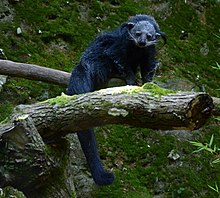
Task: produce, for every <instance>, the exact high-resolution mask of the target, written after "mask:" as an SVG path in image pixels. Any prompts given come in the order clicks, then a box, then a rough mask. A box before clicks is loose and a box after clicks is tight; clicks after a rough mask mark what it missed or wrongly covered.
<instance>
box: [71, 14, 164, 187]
mask: <svg viewBox="0 0 220 198" xmlns="http://www.w3.org/2000/svg"><path fill="white" fill-rule="evenodd" d="M159 37H162V38H163V40H164V43H166V36H165V34H164V33H163V32H161V31H160V29H159V26H158V24H157V23H156V21H155V20H154V18H153V17H151V16H148V15H136V16H134V17H131V18H130V19H129V20H128V21H127V22H125V23H123V24H122V25H121V26H120V27H119V28H118V29H116V30H114V31H112V32H107V33H103V34H101V35H99V36H98V37H97V38H96V39H95V40H94V41H93V42H92V43H91V44H90V45H89V46H88V48H87V49H86V50H85V52H84V54H83V56H82V58H81V60H80V63H79V64H78V65H77V66H76V67H75V68H74V70H73V71H72V75H71V78H70V81H69V86H68V91H67V94H69V95H73V94H81V93H86V92H91V91H94V90H97V89H99V88H102V87H105V86H106V85H107V83H108V81H109V80H110V79H111V78H113V77H118V78H121V79H123V80H125V81H126V83H127V84H128V85H135V84H136V77H135V74H136V72H137V67H138V66H140V69H141V76H142V82H143V83H145V82H150V81H152V78H153V75H154V72H155V69H156V60H155V44H156V43H157V41H158V39H159ZM77 134H78V137H79V140H80V143H81V146H82V149H83V152H84V154H85V156H86V159H87V162H88V165H89V167H90V170H91V173H92V177H93V179H94V181H95V183H96V184H98V185H108V184H111V183H112V182H113V181H114V175H113V174H112V173H108V172H106V171H105V170H104V168H103V166H102V163H101V161H100V158H99V154H98V150H97V145H96V138H95V134H94V131H93V130H92V129H89V130H87V131H80V132H77Z"/></svg>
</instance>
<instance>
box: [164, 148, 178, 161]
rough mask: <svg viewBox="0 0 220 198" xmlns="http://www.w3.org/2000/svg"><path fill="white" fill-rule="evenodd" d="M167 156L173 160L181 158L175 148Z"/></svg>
mask: <svg viewBox="0 0 220 198" xmlns="http://www.w3.org/2000/svg"><path fill="white" fill-rule="evenodd" d="M167 157H168V158H169V159H172V160H174V161H176V160H178V159H179V158H180V155H179V154H178V153H177V152H175V151H174V150H171V151H170V153H169V155H168V156H167Z"/></svg>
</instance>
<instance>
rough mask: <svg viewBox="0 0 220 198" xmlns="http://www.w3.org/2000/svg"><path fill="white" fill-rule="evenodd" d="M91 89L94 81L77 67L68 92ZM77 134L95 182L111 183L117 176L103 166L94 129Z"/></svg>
mask: <svg viewBox="0 0 220 198" xmlns="http://www.w3.org/2000/svg"><path fill="white" fill-rule="evenodd" d="M89 91H94V88H93V83H92V82H91V80H90V78H87V77H85V76H84V75H82V73H81V72H80V71H77V69H76V70H73V73H72V75H71V78H70V81H69V86H68V90H67V94H68V95H74V94H81V93H86V92H89ZM77 135H78V138H79V141H80V144H81V147H82V150H83V152H84V155H85V157H86V160H87V163H88V165H89V168H90V171H91V174H92V177H93V179H94V181H95V183H96V184H98V185H109V184H111V183H112V182H113V181H114V178H115V177H114V175H113V173H108V172H106V171H105V170H104V168H103V165H102V163H101V160H100V157H99V153H98V148H97V143H96V137H95V133H94V131H93V129H88V130H86V131H79V132H77Z"/></svg>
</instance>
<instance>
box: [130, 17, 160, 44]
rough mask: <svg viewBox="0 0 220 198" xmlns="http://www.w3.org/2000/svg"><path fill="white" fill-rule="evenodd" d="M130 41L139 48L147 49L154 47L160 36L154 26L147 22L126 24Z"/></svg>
mask: <svg viewBox="0 0 220 198" xmlns="http://www.w3.org/2000/svg"><path fill="white" fill-rule="evenodd" d="M128 27H129V32H128V33H129V35H130V37H131V38H130V39H132V40H134V42H135V44H136V45H137V46H138V47H140V48H144V47H148V46H151V45H155V44H156V43H157V42H158V39H159V38H160V34H159V33H157V32H156V30H155V28H154V26H153V25H152V24H151V23H150V22H148V21H140V22H138V23H136V24H135V23H131V22H130V23H128Z"/></svg>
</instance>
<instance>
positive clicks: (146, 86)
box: [142, 83, 176, 97]
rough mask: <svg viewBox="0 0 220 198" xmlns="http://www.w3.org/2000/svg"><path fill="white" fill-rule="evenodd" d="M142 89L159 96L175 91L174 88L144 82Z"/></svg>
mask: <svg viewBox="0 0 220 198" xmlns="http://www.w3.org/2000/svg"><path fill="white" fill-rule="evenodd" d="M142 89H143V90H144V91H149V92H150V93H151V94H152V95H153V96H159V97H161V96H165V95H168V94H174V93H176V91H174V90H169V89H164V88H161V87H159V86H158V85H156V84H154V83H145V84H144V85H143V86H142Z"/></svg>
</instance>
